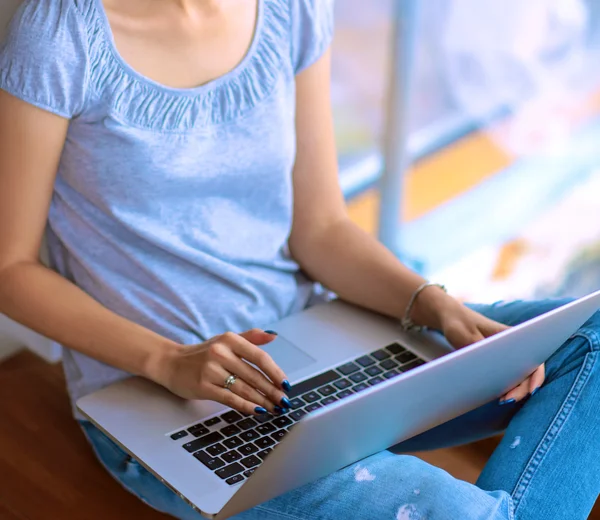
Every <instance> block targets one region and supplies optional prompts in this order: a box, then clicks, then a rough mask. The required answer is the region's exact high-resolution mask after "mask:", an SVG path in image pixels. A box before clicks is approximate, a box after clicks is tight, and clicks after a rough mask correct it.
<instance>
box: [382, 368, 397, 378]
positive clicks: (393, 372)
mask: <svg viewBox="0 0 600 520" xmlns="http://www.w3.org/2000/svg"><path fill="white" fill-rule="evenodd" d="M399 375H400V372H398V371H397V370H396V369H395V368H394V369H392V370H390V371H389V372H386V373H385V374H383V377H385V378H386V379H392V377H396V376H399Z"/></svg>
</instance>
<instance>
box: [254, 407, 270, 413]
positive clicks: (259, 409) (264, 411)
mask: <svg viewBox="0 0 600 520" xmlns="http://www.w3.org/2000/svg"><path fill="white" fill-rule="evenodd" d="M254 411H255V412H256V413H267V409H266V408H263V407H262V406H257V407H256V408H255V409H254Z"/></svg>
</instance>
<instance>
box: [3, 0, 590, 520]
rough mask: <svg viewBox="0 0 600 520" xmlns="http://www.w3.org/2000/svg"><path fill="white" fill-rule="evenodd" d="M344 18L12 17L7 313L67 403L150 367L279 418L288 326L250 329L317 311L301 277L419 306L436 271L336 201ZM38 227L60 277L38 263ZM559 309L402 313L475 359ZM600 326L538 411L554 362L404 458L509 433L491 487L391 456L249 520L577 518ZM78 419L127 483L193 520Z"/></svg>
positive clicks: (281, 13)
mask: <svg viewBox="0 0 600 520" xmlns="http://www.w3.org/2000/svg"><path fill="white" fill-rule="evenodd" d="M332 26H333V22H332V6H331V3H330V2H329V1H325V0H128V1H127V2H122V1H118V0H60V1H58V0H40V1H33V0H31V1H27V2H25V4H24V6H23V7H22V8H21V9H20V11H19V12H18V13H17V15H16V16H15V18H14V20H13V22H12V25H11V29H10V32H9V36H8V40H7V42H6V45H5V46H4V48H3V49H2V52H1V54H0V89H1V91H0V311H1V312H3V313H5V314H7V315H8V316H10V317H12V318H14V319H16V320H18V321H20V322H22V323H24V324H25V325H27V326H29V327H31V328H33V329H35V330H37V331H39V332H41V333H42V334H45V335H46V336H48V337H50V338H53V339H54V340H56V341H57V342H59V343H60V344H62V345H64V346H65V351H64V367H65V372H66V376H67V381H68V385H69V391H70V394H71V396H72V398H73V400H75V399H77V398H78V397H80V396H82V395H85V394H86V393H89V392H92V391H94V390H96V389H98V388H101V387H103V386H105V385H107V384H110V383H112V382H114V381H117V380H119V379H122V378H124V377H127V376H128V374H138V375H141V376H143V377H146V378H149V379H151V380H153V381H155V382H156V383H158V384H161V385H163V386H164V387H166V388H167V389H169V390H170V391H172V392H173V393H175V394H177V395H179V396H181V397H183V398H186V399H211V400H215V401H218V402H220V403H223V404H225V405H227V406H231V407H233V408H235V409H237V410H241V411H243V412H245V413H248V414H260V413H264V412H265V410H269V411H272V412H281V411H284V410H283V409H284V408H285V407H286V406H287V403H288V401H287V398H286V397H285V391H286V390H287V389H288V388H289V383H288V382H287V377H286V375H285V374H284V373H283V372H282V370H281V369H280V368H279V367H277V366H276V365H275V364H274V362H273V361H272V359H271V358H269V357H268V356H266V355H265V354H264V353H263V352H262V351H261V349H260V345H263V344H266V343H268V342H270V341H271V340H272V339H273V337H274V336H273V334H270V333H269V332H265V331H262V330H260V329H257V328H254V327H260V326H263V325H264V324H267V323H273V322H275V321H277V320H278V319H280V318H282V317H284V316H286V315H289V314H290V313H293V312H296V311H298V310H300V309H302V308H303V307H305V306H306V305H307V304H308V302H309V300H310V299H311V296H313V294H312V293H313V283H312V282H311V281H310V280H316V281H319V282H321V283H322V284H323V285H325V286H326V287H328V288H330V289H331V290H332V291H334V292H335V293H337V294H338V295H339V296H340V297H341V298H343V299H345V300H347V301H349V302H352V303H355V304H357V305H361V306H363V307H366V308H369V309H373V310H375V311H378V312H381V313H385V314H387V315H389V316H392V317H398V318H399V317H402V316H403V315H404V313H405V311H406V309H407V306H408V303H409V301H410V299H411V297H412V295H413V294H415V291H416V290H417V288H418V287H420V286H421V285H422V284H423V282H424V280H423V279H422V278H421V277H420V276H418V275H417V274H415V273H413V272H411V271H409V270H408V269H407V268H405V267H404V266H402V265H401V264H400V263H399V262H398V260H397V259H396V258H395V257H394V256H393V255H392V254H390V253H389V252H388V251H387V250H386V249H385V248H384V247H382V246H381V245H380V244H378V243H377V242H376V241H375V240H374V239H373V238H371V237H370V236H368V235H367V234H365V233H363V232H362V231H361V230H360V229H359V228H358V227H356V226H355V225H354V224H353V223H352V222H351V221H350V220H349V219H348V216H347V215H346V212H345V208H344V202H343V199H342V195H341V193H340V189H339V186H338V177H337V169H336V152H335V146H334V135H333V127H332V119H331V107H330V102H329V98H330V92H329V80H330V76H329V69H330V52H329V50H328V48H329V45H330V41H331V37H332ZM46 222H48V227H47V232H46V236H47V239H48V245H49V251H50V258H51V264H52V267H53V270H50V269H48V268H46V267H44V266H42V265H41V264H40V263H39V262H38V260H37V253H38V250H39V247H40V242H41V240H42V236H43V234H44V229H45V226H46ZM57 272H58V273H60V275H59V274H57ZM558 305H559V302H545V303H537V304H525V303H514V304H509V305H495V306H480V307H476V308H467V307H465V306H463V305H461V304H460V303H459V302H457V301H456V300H454V299H453V298H451V297H450V296H448V295H447V294H446V293H445V292H444V291H442V290H441V289H440V288H438V287H435V286H430V287H427V288H426V289H424V290H422V291H421V292H420V294H419V295H418V297H417V298H416V301H415V305H414V307H413V308H412V309H411V318H412V320H413V321H414V322H415V323H416V324H418V325H424V326H428V327H432V328H435V329H439V330H441V331H442V332H443V333H444V334H445V335H446V337H447V338H448V340H449V341H450V342H451V343H453V344H454V345H455V346H457V347H462V346H464V345H468V344H470V343H472V342H474V341H477V340H479V339H482V338H483V337H486V336H489V335H491V334H494V333H495V332H497V331H499V330H502V329H503V328H505V327H506V326H509V325H513V324H516V323H519V322H520V321H523V320H526V319H529V318H531V317H533V316H535V315H538V314H540V313H543V312H545V311H547V310H550V309H552V308H554V307H556V306H558ZM244 331H246V332H244ZM598 332H600V318H599V317H598V316H596V317H594V318H593V319H592V320H590V321H589V322H588V323H587V324H586V325H585V326H584V327H583V328H582V329H581V330H580V331H579V332H578V333H577V334H576V335H574V336H573V338H571V339H570V340H569V342H567V343H566V344H565V345H564V346H563V347H562V348H561V349H560V350H559V351H558V352H557V353H556V354H554V355H553V356H552V357H551V358H550V359H549V360H548V363H547V368H546V370H547V376H546V382H545V383H544V386H543V387H541V390H540V391H539V392H538V393H536V394H535V396H534V395H533V394H534V392H536V391H537V390H538V389H539V388H540V386H541V385H542V383H543V381H544V368H543V367H540V369H538V370H537V371H536V372H535V373H534V374H533V375H532V376H531V377H530V378H528V379H527V380H526V381H524V382H523V383H522V384H521V385H519V386H518V387H517V388H515V389H514V390H512V391H511V392H509V393H508V394H507V395H506V396H504V397H503V398H502V400H501V402H500V403H497V402H494V403H490V404H488V405H487V406H484V407H483V408H481V409H479V410H476V411H475V412H472V413H471V414H468V415H467V416H465V417H461V418H458V419H456V420H455V421H452V422H451V423H449V424H447V425H443V426H441V427H439V428H437V429H435V430H432V431H430V432H426V433H425V434H423V435H421V436H419V437H417V438H416V439H412V440H411V441H408V442H407V443H405V444H404V445H402V446H400V447H399V449H404V450H409V449H415V448H417V447H418V448H419V449H425V448H433V447H437V446H440V445H442V444H443V445H450V444H456V443H460V442H465V441H467V440H472V439H475V438H481V437H484V436H487V435H490V434H493V433H496V432H499V431H502V430H504V429H505V428H506V429H507V434H506V436H505V440H503V441H502V443H501V444H500V446H499V447H498V449H497V450H496V452H495V453H494V455H493V456H492V458H491V460H490V461H489V463H488V465H487V466H486V468H485V470H484V472H483V474H482V475H481V477H480V479H479V481H478V485H477V486H474V485H471V484H468V483H465V482H460V481H457V480H455V479H453V478H452V477H450V476H449V475H448V474H446V473H445V472H443V471H441V470H438V469H437V468H434V467H432V466H429V465H428V464H426V463H424V462H422V461H420V460H418V459H415V458H413V457H408V456H400V455H394V454H392V453H390V452H383V453H380V454H378V455H375V456H373V457H370V458H369V459H366V460H364V461H361V462H360V465H359V466H358V465H354V466H353V467H350V468H346V469H344V470H342V471H339V472H337V473H335V474H333V475H331V476H329V477H327V478H325V479H322V480H320V481H318V482H315V483H313V484H310V485H308V486H305V487H303V488H301V489H298V490H295V491H293V492H290V493H288V494H286V495H284V496H281V497H279V498H277V499H275V500H272V501H270V502H268V503H266V504H263V505H261V506H259V507H256V508H254V509H253V510H250V511H247V512H245V513H243V514H241V515H239V518H241V519H254V518H260V519H263V518H264V519H269V518H308V517H311V518H327V519H329V518H334V519H337V518H345V517H350V518H361V519H369V518H377V519H378V518H401V519H406V518H411V519H414V518H419V519H424V518H427V519H429V520H433V519H436V520H437V519H447V518H448V519H471V518H494V519H495V518H498V519H500V518H502V519H506V518H517V519H519V520H521V519H523V520H525V519H532V518H536V519H537V518H544V519H558V518H560V519H564V518H570V519H578V518H582V519H583V518H586V516H587V514H588V512H589V511H590V509H591V507H592V505H593V503H594V501H595V499H596V496H597V494H598V483H599V482H600V463H599V462H598V459H597V456H596V454H597V453H598V452H599V451H600V435H599V433H600V432H599V429H600V425H599V422H598V420H597V419H596V417H597V413H596V410H595V406H596V403H597V402H599V401H600V382H599V380H598V378H599V374H598V368H597V366H596V365H597V361H596V360H597V355H598V354H597V351H598V349H599V348H600V336H599V335H598ZM247 361H250V362H253V363H255V364H256V365H258V367H260V368H261V369H262V372H264V375H263V373H261V372H259V371H257V370H255V369H254V368H252V367H251V366H250V364H248V363H247ZM231 374H237V375H238V380H237V382H236V383H235V384H234V385H232V386H231V389H230V390H231V391H227V390H226V389H225V388H224V387H223V382H224V381H225V380H227V378H228V377H229V375H231ZM500 405H502V406H500ZM76 417H77V418H78V419H79V420H80V421H81V425H82V428H83V430H84V432H85V433H86V435H87V437H88V439H89V441H90V443H91V444H92V446H93V448H94V449H95V451H96V453H97V455H98V458H99V459H100V461H101V462H102V463H103V464H104V465H105V466H106V468H107V469H108V471H110V472H111V474H112V475H113V476H114V477H115V478H117V479H118V480H119V481H120V482H121V483H122V484H123V485H124V486H125V487H126V488H127V489H128V490H129V491H131V492H132V493H135V494H136V495H138V496H140V497H141V498H142V499H143V500H145V501H146V502H148V503H149V504H150V505H151V506H153V507H155V508H157V509H159V510H162V511H165V512H167V513H170V514H172V515H174V516H176V517H178V518H185V519H188V518H198V516H197V514H196V513H194V512H193V511H191V509H189V508H188V507H187V506H186V505H184V503H183V502H181V501H180V500H179V499H178V498H177V497H176V496H175V495H174V494H173V493H171V492H170V491H169V490H167V489H166V488H164V487H163V486H162V485H161V484H160V483H159V482H158V481H157V480H155V479H154V478H153V477H152V476H151V475H150V474H148V473H147V472H146V471H145V470H144V469H143V468H141V467H140V466H138V465H137V464H136V463H135V462H134V461H131V460H130V459H129V458H128V457H127V456H126V455H125V454H124V453H122V452H121V451H120V450H119V449H118V448H117V447H116V446H115V445H114V444H112V443H111V442H110V441H109V440H108V439H107V438H106V437H104V436H103V435H102V434H101V433H100V432H99V431H98V430H97V429H95V428H94V427H93V426H92V425H91V424H90V423H89V422H86V421H84V420H83V418H82V417H80V416H77V414H76ZM516 437H519V438H520V444H519V445H518V447H515V444H516V443H515V442H513V441H514V439H515V438H516ZM365 469H366V470H367V471H368V475H369V478H366V479H365V478H359V477H358V475H359V474H360V475H364V474H365V473H364V471H363V470H365ZM355 473H356V474H355ZM357 481H360V484H358V483H357ZM373 498H375V500H373Z"/></svg>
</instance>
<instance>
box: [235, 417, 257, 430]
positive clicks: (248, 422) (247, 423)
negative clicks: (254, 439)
mask: <svg viewBox="0 0 600 520" xmlns="http://www.w3.org/2000/svg"><path fill="white" fill-rule="evenodd" d="M236 426H237V427H238V428H241V429H242V430H249V429H250V428H254V427H255V426H258V423H257V422H256V421H255V420H254V419H252V417H248V419H244V420H243V421H240V422H239V423H237V424H236Z"/></svg>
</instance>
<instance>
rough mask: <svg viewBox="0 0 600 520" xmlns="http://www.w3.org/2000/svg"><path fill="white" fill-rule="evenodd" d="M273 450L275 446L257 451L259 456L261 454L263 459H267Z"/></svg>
mask: <svg viewBox="0 0 600 520" xmlns="http://www.w3.org/2000/svg"><path fill="white" fill-rule="evenodd" d="M272 451H273V448H267V449H266V450H262V451H259V452H258V453H257V455H258V456H259V457H260V458H261V459H262V460H265V459H266V458H267V455H268V454H269V453H271V452H272Z"/></svg>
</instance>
